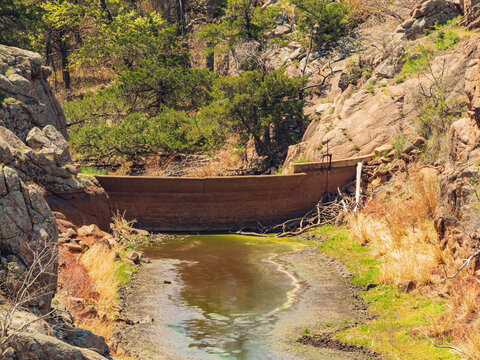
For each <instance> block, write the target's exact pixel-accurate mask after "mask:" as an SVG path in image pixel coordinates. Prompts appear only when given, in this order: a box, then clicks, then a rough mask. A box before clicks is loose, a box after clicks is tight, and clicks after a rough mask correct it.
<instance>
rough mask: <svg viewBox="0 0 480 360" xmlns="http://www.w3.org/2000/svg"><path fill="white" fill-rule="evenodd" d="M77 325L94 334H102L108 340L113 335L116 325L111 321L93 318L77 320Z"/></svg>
mask: <svg viewBox="0 0 480 360" xmlns="http://www.w3.org/2000/svg"><path fill="white" fill-rule="evenodd" d="M77 326H78V327H79V328H81V329H85V330H90V331H91V332H93V333H94V334H96V335H100V336H103V337H104V338H105V339H106V340H107V341H108V339H110V338H111V336H112V335H113V332H114V330H115V326H116V325H115V323H114V322H113V321H109V320H107V321H104V320H101V319H98V318H93V319H83V320H81V321H79V322H78V324H77Z"/></svg>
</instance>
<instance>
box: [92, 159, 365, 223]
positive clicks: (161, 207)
mask: <svg viewBox="0 0 480 360" xmlns="http://www.w3.org/2000/svg"><path fill="white" fill-rule="evenodd" d="M369 158H371V155H368V156H364V157H358V158H351V159H345V160H339V161H332V162H324V163H304V164H294V165H293V167H294V171H293V174H287V175H264V176H229V177H205V178H168V177H147V176H104V175H101V176H100V175H99V176H96V178H97V180H98V181H99V182H100V184H101V185H102V187H103V188H104V189H105V191H106V192H107V194H108V195H109V197H110V201H111V204H112V207H113V209H114V210H119V211H120V212H121V213H125V217H126V218H127V219H136V221H137V226H138V227H140V228H142V229H146V230H150V231H185V232H187V231H188V232H190V231H196V232H207V231H232V230H237V229H245V228H256V227H257V224H258V223H260V224H262V225H272V224H277V223H280V222H282V221H285V220H287V219H291V218H294V217H297V216H302V215H304V214H305V213H306V212H307V211H309V210H311V209H312V208H313V207H314V206H315V205H316V204H317V203H318V201H319V200H320V199H321V197H322V195H323V194H324V193H325V192H328V191H335V190H336V189H337V187H339V186H343V185H345V184H346V183H347V182H348V181H349V180H350V179H351V178H352V177H353V176H354V174H355V169H356V165H357V163H358V162H360V161H363V160H366V159H369Z"/></svg>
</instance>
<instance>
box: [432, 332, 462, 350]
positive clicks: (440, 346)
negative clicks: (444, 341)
mask: <svg viewBox="0 0 480 360" xmlns="http://www.w3.org/2000/svg"><path fill="white" fill-rule="evenodd" d="M423 335H425V337H426V338H427V339H428V340H429V341H430V342H431V343H432V345H433V346H435V347H436V348H439V349H450V350H454V351H457V352H459V353H460V354H465V353H464V352H463V351H462V350H460V349H459V348H457V347H455V346H449V345H437V344H435V342H434V341H433V340H432V339H431V338H430V337H429V336H428V335H427V334H423Z"/></svg>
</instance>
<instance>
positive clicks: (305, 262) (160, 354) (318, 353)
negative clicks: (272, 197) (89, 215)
mask: <svg viewBox="0 0 480 360" xmlns="http://www.w3.org/2000/svg"><path fill="white" fill-rule="evenodd" d="M140 250H142V251H143V252H144V255H145V256H146V257H148V258H150V259H152V262H151V263H150V264H145V265H144V266H142V267H141V270H140V272H139V274H138V275H136V276H135V278H134V281H133V282H132V283H131V284H130V285H129V288H128V289H127V290H126V294H125V295H126V300H125V305H126V308H125V315H126V316H127V317H128V318H129V319H132V321H134V322H138V324H137V325H135V326H129V327H126V328H125V329H124V331H123V333H122V337H123V341H122V342H123V344H124V345H125V346H126V348H127V349H129V351H130V352H131V354H135V355H136V356H138V357H139V358H141V359H142V360H147V359H153V360H157V359H175V360H177V359H179V360H180V359H181V360H186V359H195V360H196V359H202V360H203V359H249V360H256V359H259V360H260V359H261V360H267V359H272V360H280V359H282V360H297V359H309V360H310V359H322V360H323V359H325V360H345V359H352V360H353V359H359V357H358V356H357V355H355V354H349V353H344V352H341V351H336V350H329V349H321V348H315V347H312V346H304V345H301V344H299V343H298V342H297V339H298V338H299V337H300V336H301V335H302V333H303V331H304V330H305V328H309V329H310V331H312V332H315V331H316V330H318V329H320V327H321V324H322V323H325V322H343V321H347V320H351V319H352V317H353V316H354V313H353V312H352V311H351V294H350V290H349V289H348V286H346V284H345V282H344V281H342V279H341V278H340V277H339V276H338V275H337V274H336V273H335V271H332V268H331V267H330V266H329V265H328V263H327V262H326V260H325V259H324V258H323V257H322V256H321V255H320V253H319V252H318V251H317V250H316V248H315V247H314V246H305V245H301V244H299V243H298V242H296V241H292V240H288V239H286V240H282V242H279V240H278V239H266V238H258V237H246V236H232V235H203V236H183V237H176V238H172V239H167V240H164V241H163V242H162V243H158V244H154V245H152V246H148V247H144V248H142V249H140ZM150 317H152V318H154V321H153V322H151V321H149V318H150ZM362 359H363V358H362Z"/></svg>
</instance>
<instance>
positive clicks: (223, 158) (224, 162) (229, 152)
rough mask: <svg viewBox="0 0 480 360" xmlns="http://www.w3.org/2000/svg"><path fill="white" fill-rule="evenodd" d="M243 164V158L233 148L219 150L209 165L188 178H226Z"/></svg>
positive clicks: (200, 168)
mask: <svg viewBox="0 0 480 360" xmlns="http://www.w3.org/2000/svg"><path fill="white" fill-rule="evenodd" d="M242 164H243V161H242V159H241V156H239V155H238V153H236V152H235V151H234V150H233V149H232V148H230V147H227V148H224V149H221V150H219V151H218V152H217V153H216V154H215V156H214V157H213V158H212V160H211V161H210V162H209V163H208V164H205V165H203V166H200V167H198V168H196V169H195V170H193V171H192V172H191V173H190V174H188V175H187V176H188V177H207V176H225V175H228V174H229V173H231V170H233V169H237V168H239V167H240V166H241V165H242Z"/></svg>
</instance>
